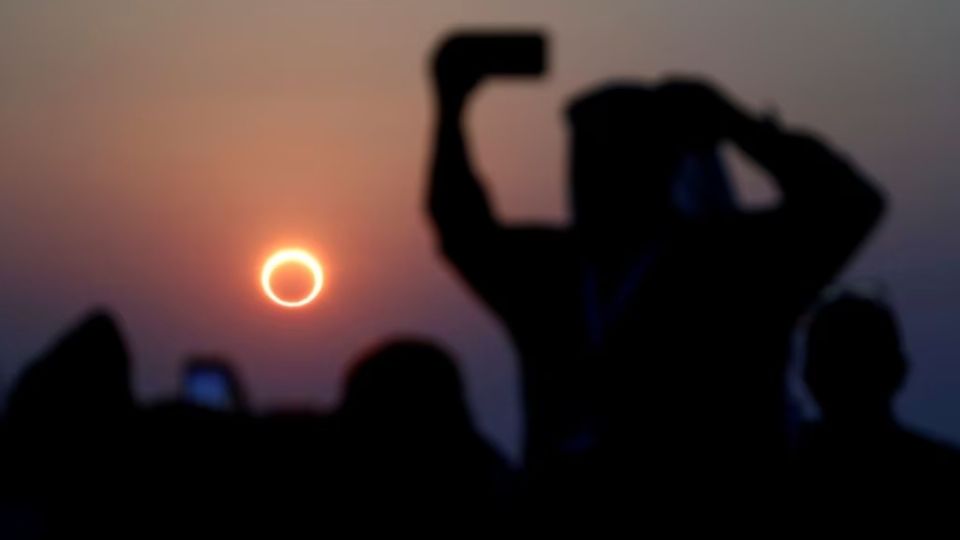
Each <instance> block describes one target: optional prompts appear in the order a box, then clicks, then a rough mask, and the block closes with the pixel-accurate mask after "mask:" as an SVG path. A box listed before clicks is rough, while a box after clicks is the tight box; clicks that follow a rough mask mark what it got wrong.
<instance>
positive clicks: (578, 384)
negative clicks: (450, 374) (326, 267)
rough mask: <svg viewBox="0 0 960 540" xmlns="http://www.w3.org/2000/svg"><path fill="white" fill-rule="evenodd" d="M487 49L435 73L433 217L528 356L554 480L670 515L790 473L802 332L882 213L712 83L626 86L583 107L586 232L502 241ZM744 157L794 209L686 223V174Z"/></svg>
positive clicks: (817, 156)
mask: <svg viewBox="0 0 960 540" xmlns="http://www.w3.org/2000/svg"><path fill="white" fill-rule="evenodd" d="M482 46H483V45H482V43H479V44H478V42H471V41H470V40H463V39H460V40H458V39H454V40H451V41H449V42H447V43H446V44H445V45H444V46H443V47H441V49H440V51H439V53H438V55H437V57H436V58H435V64H434V67H435V82H436V92H437V106H438V115H439V116H438V124H437V128H436V149H435V156H434V162H433V170H432V178H431V184H430V190H429V210H430V215H431V217H432V218H433V221H434V224H435V226H436V229H437V232H438V234H439V237H440V244H441V246H442V249H443V253H444V255H445V256H446V257H447V258H448V259H449V260H450V261H451V263H452V264H453V265H454V266H455V267H456V268H457V270H459V272H460V273H461V275H462V276H463V277H464V279H465V280H466V281H467V282H468V283H469V285H470V286H471V287H472V288H473V290H474V291H476V292H477V293H478V295H479V296H480V297H481V298H482V299H483V301H484V302H485V303H486V304H487V305H488V306H490V308H491V309H493V311H494V312H496V313H497V315H498V316H499V317H500V319H501V320H502V321H503V322H504V324H505V325H506V327H507V329H508V330H509V332H510V334H511V336H512V338H513V340H514V342H515V344H516V347H517V349H518V351H519V355H520V359H521V362H522V365H521V368H522V376H523V388H524V398H525V410H526V420H527V422H526V425H527V430H528V433H527V442H526V453H527V463H528V465H529V466H530V468H531V470H532V471H533V472H534V473H535V476H536V475H540V473H537V471H538V470H540V471H547V472H545V473H543V475H545V476H548V477H551V476H552V477H554V478H556V476H555V475H554V474H553V473H551V472H550V471H552V470H556V469H560V470H563V471H565V473H564V474H565V475H569V474H580V473H572V472H570V471H575V470H578V468H579V467H580V466H581V465H583V464H586V468H585V470H584V471H583V475H584V476H585V477H586V478H587V483H588V484H589V482H591V481H592V480H591V479H593V478H598V479H599V478H603V479H605V480H603V482H604V483H603V485H604V486H605V487H607V488H612V487H614V486H617V485H618V484H622V486H621V487H629V486H636V485H638V478H642V479H643V480H642V481H643V482H644V485H645V488H647V489H649V490H653V491H655V492H660V495H659V498H660V500H661V501H664V502H666V501H669V500H670V499H671V497H676V498H677V499H678V500H679V499H681V498H684V497H690V496H692V497H694V498H695V497H696V496H697V494H698V493H701V490H700V489H699V488H702V487H703V486H704V485H707V484H709V485H712V486H714V489H723V488H722V487H721V486H726V485H728V484H727V483H725V482H726V481H736V482H741V483H743V482H748V481H749V479H750V478H751V477H757V478H761V477H763V474H764V473H765V472H771V471H768V469H769V468H771V467H774V466H776V465H779V460H780V459H781V458H783V457H784V456H785V451H786V444H785V437H784V434H783V433H782V432H783V422H782V417H781V416H782V413H783V409H784V406H783V403H784V392H783V374H784V369H785V363H786V358H787V352H788V342H789V336H790V333H791V329H792V328H793V325H794V323H795V320H796V319H797V317H798V314H800V313H801V312H803V310H804V309H805V308H806V306H807V305H808V304H809V303H810V302H811V300H812V299H813V298H815V297H816V296H817V294H818V292H819V291H820V289H821V288H822V287H823V285H824V284H825V283H827V282H829V281H830V279H831V278H832V276H834V274H835V273H836V272H837V271H838V269H839V268H840V267H841V266H842V265H843V263H844V262H845V261H846V260H847V259H848V258H849V257H850V255H851V254H852V253H853V251H854V250H855V249H856V247H857V246H858V245H859V244H860V243H861V242H862V241H863V239H864V238H865V237H866V236H867V234H868V232H869V231H870V230H871V229H872V227H873V226H874V224H875V223H876V222H877V219H878V217H879V216H880V214H881V210H882V198H881V196H880V195H879V194H878V193H877V191H876V190H875V189H874V188H872V187H871V186H870V184H869V183H868V182H867V181H866V180H865V179H864V177H863V176H862V175H861V174H860V173H859V172H857V171H856V170H855V169H853V168H852V167H851V166H850V165H849V164H848V163H847V162H846V161H845V160H843V159H842V158H840V157H839V156H837V155H836V154H834V153H833V152H832V151H831V150H829V149H828V148H827V147H826V146H825V145H824V144H823V143H821V142H820V141H819V140H818V139H816V138H814V137H812V136H809V135H802V134H798V133H795V132H792V131H788V130H785V129H783V128H781V127H780V126H779V125H778V124H776V123H775V122H773V121H772V120H770V119H764V118H759V117H756V116H754V115H752V114H750V113H748V112H747V111H745V110H744V109H742V108H741V107H739V106H737V105H735V104H734V103H732V102H731V101H730V100H729V99H727V98H726V97H724V96H723V95H721V94H720V93H719V92H718V91H716V90H715V89H713V88H712V87H710V86H708V85H706V84H704V83H700V82H689V81H667V82H665V83H663V84H658V85H647V84H632V83H624V84H616V85H608V86H603V87H601V88H599V89H596V90H593V91H591V92H588V93H586V94H584V95H583V96H581V97H579V98H577V99H576V100H575V101H574V102H573V104H572V105H571V106H570V108H569V110H568V121H569V123H570V126H571V128H572V137H571V151H572V154H571V178H570V193H571V197H570V205H571V208H572V215H573V220H572V223H571V225H570V226H569V227H565V228H561V227H518V226H508V225H505V224H502V223H501V222H500V221H499V220H498V219H497V218H496V217H495V214H494V212H493V210H492V208H491V205H490V203H489V202H488V198H487V196H486V195H485V193H484V189H483V186H482V184H481V182H480V180H479V179H478V177H477V175H476V174H475V171H474V169H473V167H472V165H471V162H470V159H469V157H468V152H467V147H466V140H465V135H464V130H463V115H464V110H465V108H466V106H467V103H468V98H469V97H470V96H471V95H472V93H473V90H474V89H475V88H476V87H477V85H478V84H479V83H480V82H481V81H482V80H483V78H484V76H485V75H486V72H485V71H484V68H483V66H482V65H481V66H479V67H478V65H477V64H476V63H474V62H473V61H472V60H471V59H472V58H476V57H482V56H483V55H482V54H480V53H478V52H477V51H475V50H471V49H473V48H477V47H481V48H482ZM727 141H729V142H732V143H734V144H735V145H737V146H738V147H739V148H740V149H741V150H742V151H743V152H744V153H745V154H746V155H747V156H749V157H750V158H751V159H753V160H754V161H755V162H756V163H757V164H758V165H759V166H761V167H762V168H764V169H765V170H766V171H767V172H768V173H769V174H770V177H771V178H772V179H773V181H774V182H775V183H776V185H777V187H778V188H779V190H780V192H781V195H782V200H781V202H780V204H779V206H778V207H776V208H774V209H772V210H769V211H763V212H755V213H746V212H739V211H735V210H734V209H730V210H728V211H719V212H705V213H698V214H695V215H689V214H686V213H684V212H683V211H682V209H681V207H680V206H679V205H678V204H677V203H676V202H675V199H674V190H675V188H676V181H677V178H678V177H679V176H680V175H681V172H682V171H683V170H684V165H685V164H686V163H688V162H689V160H691V159H694V160H699V161H701V162H704V161H709V159H711V156H713V157H715V156H716V152H717V148H718V145H719V144H720V143H722V142H727ZM604 469H606V470H604ZM711 475H714V476H719V478H711ZM773 476H774V474H773V473H772V472H771V474H770V475H769V477H771V478H772V477H773ZM568 478H569V477H568ZM711 480H712V481H711ZM564 483H565V481H564V480H561V481H560V484H561V485H560V486H559V487H560V488H561V491H562V489H563V488H564V487H565V486H564V485H563V484H564ZM576 485H580V484H576ZM574 491H576V490H574ZM580 491H581V493H580V494H577V495H578V496H581V497H584V498H591V497H593V493H594V492H595V491H593V492H591V491H589V490H586V494H583V493H582V492H584V490H580ZM604 492H611V491H609V490H606V491H604Z"/></svg>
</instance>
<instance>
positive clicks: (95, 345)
mask: <svg viewBox="0 0 960 540" xmlns="http://www.w3.org/2000/svg"><path fill="white" fill-rule="evenodd" d="M132 407H133V398H132V396H131V392H130V366H129V359H128V357H127V350H126V347H125V346H124V344H123V339H122V338H121V336H120V331H119V330H118V328H117V325H116V323H115V322H114V321H113V319H112V317H111V316H110V315H108V314H107V313H105V312H102V311H96V312H94V313H92V314H91V315H89V316H87V317H86V318H85V319H84V320H83V321H82V322H81V323H80V324H79V325H78V326H77V327H75V328H73V329H72V330H70V331H69V332H68V333H67V334H66V335H65V336H63V337H62V338H60V340H59V341H58V342H57V343H56V344H55V345H54V346H53V347H52V348H51V349H50V350H49V351H47V352H46V353H45V354H43V355H42V356H41V357H40V358H39V359H38V360H36V361H35V362H34V363H33V364H32V365H30V366H29V367H28V368H27V369H26V371H24V373H23V374H22V375H21V376H20V378H19V380H18V381H17V383H16V385H15V386H14V389H13V392H12V393H11V396H10V402H9V418H10V420H11V423H13V422H16V423H18V424H19V423H22V422H26V423H42V424H44V425H49V424H50V423H51V422H53V423H58V424H59V423H65V424H73V423H75V422H78V421H82V422H83V423H90V422H99V421H109V420H111V419H115V418H117V417H119V416H123V415H125V414H127V413H128V412H129V411H130V410H131V409H132ZM77 427H80V426H77Z"/></svg>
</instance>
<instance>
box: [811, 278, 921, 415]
mask: <svg viewBox="0 0 960 540" xmlns="http://www.w3.org/2000/svg"><path fill="white" fill-rule="evenodd" d="M906 371H907V365H906V359H905V357H904V354H903V351H902V349H901V345H900V334H899V330H898V328H897V322H896V320H895V318H894V315H893V313H892V312H891V310H890V309H889V308H888V307H887V306H886V305H884V304H883V303H881V302H879V301H877V300H872V299H868V298H864V297H861V296H857V295H853V294H849V293H848V294H844V295H842V296H840V297H838V298H837V299H835V300H833V301H831V302H829V303H827V304H826V305H824V306H823V307H821V308H820V309H819V310H818V311H817V312H816V313H815V315H814V318H813V320H812V321H811V323H810V327H809V330H808V334H807V358H806V366H805V369H804V379H805V381H806V384H807V387H808V388H809V389H810V392H811V393H812V394H813V397H814V399H816V401H817V404H818V405H819V407H820V411H821V414H822V415H823V418H824V420H827V421H831V420H835V421H841V422H848V421H853V422H864V421H871V420H876V421H887V420H889V419H890V418H891V414H892V402H893V398H894V396H895V395H896V393H897V391H898V390H899V389H900V387H901V385H902V384H903V381H904V379H905V377H906Z"/></svg>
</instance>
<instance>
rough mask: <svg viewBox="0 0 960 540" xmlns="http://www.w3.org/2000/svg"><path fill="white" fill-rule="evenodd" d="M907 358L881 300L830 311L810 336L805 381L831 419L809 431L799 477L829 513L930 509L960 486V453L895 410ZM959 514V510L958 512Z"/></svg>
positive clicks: (837, 303)
mask: <svg viewBox="0 0 960 540" xmlns="http://www.w3.org/2000/svg"><path fill="white" fill-rule="evenodd" d="M906 374H907V358H906V355H905V353H904V351H903V348H902V345H901V342H900V331H899V329H898V327H897V322H896V320H895V318H894V315H893V313H892V312H891V311H890V310H889V308H888V307H887V306H885V305H884V304H883V303H881V302H880V301H878V300H874V299H870V298H865V297H861V296H857V295H853V294H844V295H842V296H840V297H839V298H836V299H834V300H832V301H831V302H829V303H828V304H825V305H824V306H822V307H821V308H820V309H819V310H818V311H817V312H816V314H815V317H814V319H813V320H812V322H811V324H810V326H809V330H808V334H807V354H806V364H805V368H804V379H805V381H806V384H807V387H808V388H809V389H810V393H811V394H812V395H813V397H814V399H815V400H816V402H817V404H818V406H819V408H820V414H821V419H820V420H819V421H818V422H815V423H813V422H811V423H809V424H808V425H806V426H805V428H804V429H803V430H802V432H801V439H800V446H799V449H798V460H799V463H798V469H799V475H798V478H799V480H800V482H801V485H802V486H803V489H804V491H805V493H806V494H807V495H808V499H809V501H810V502H811V503H812V504H814V505H816V506H817V508H818V509H819V510H821V511H825V512H837V511H843V512H850V513H852V512H858V513H860V514H861V515H862V516H865V517H869V518H870V519H871V520H872V521H875V522H884V521H888V520H891V519H894V518H892V517H891V514H887V515H885V516H884V515H883V513H880V515H878V510H885V511H889V512H893V514H892V515H893V516H896V515H897V513H898V512H903V511H905V510H908V509H909V510H915V509H918V508H922V510H923V511H924V512H927V513H934V512H940V511H941V510H942V508H941V507H943V506H949V505H950V502H949V499H944V500H941V501H940V503H939V504H938V503H937V502H936V501H937V499H938V498H939V494H941V493H948V492H950V491H952V490H954V489H956V486H957V485H958V484H957V483H958V481H960V453H958V452H957V450H956V449H954V448H952V447H950V446H947V445H945V444H942V443H938V442H936V441H934V440H933V439H930V438H927V437H923V436H921V435H919V434H917V433H915V432H913V431H911V430H909V429H907V428H905V427H903V426H902V425H901V424H900V423H899V422H898V421H897V420H896V416H895V414H894V411H893V402H894V397H895V396H896V394H897V392H899V390H900V389H901V387H902V386H903V383H904V380H905V378H906ZM949 511H950V514H947V515H952V512H953V509H952V508H949Z"/></svg>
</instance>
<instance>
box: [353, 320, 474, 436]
mask: <svg viewBox="0 0 960 540" xmlns="http://www.w3.org/2000/svg"><path fill="white" fill-rule="evenodd" d="M342 410H343V414H344V416H345V418H346V419H347V421H348V422H351V423H352V424H355V425H360V426H363V427H364V429H367V428H369V429H371V430H373V431H377V432H386V433H393V432H398V431H399V432H404V433H406V434H410V436H411V437H414V436H435V435H440V434H444V433H447V434H449V433H451V430H452V431H454V432H455V431H459V430H462V429H464V428H466V429H470V420H469V416H468V414H467V407H466V403H465V401H464V396H463V387H462V384H461V381H460V375H459V373H458V371H457V368H456V366H455V365H454V363H453V360H452V359H451V358H450V356H449V355H448V354H447V353H446V352H445V351H443V350H442V349H440V348H439V347H437V346H436V345H433V344H431V343H428V342H426V341H420V340H415V339H403V340H396V341H391V342H389V343H387V344H384V345H381V346H379V347H377V348H375V349H374V350H372V351H371V352H369V353H367V354H366V355H364V356H363V357H362V358H361V359H360V361H359V362H357V363H356V365H355V366H354V367H353V369H352V370H351V371H350V374H349V376H348V379H347V385H346V395H345V398H344V404H343V409H342Z"/></svg>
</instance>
